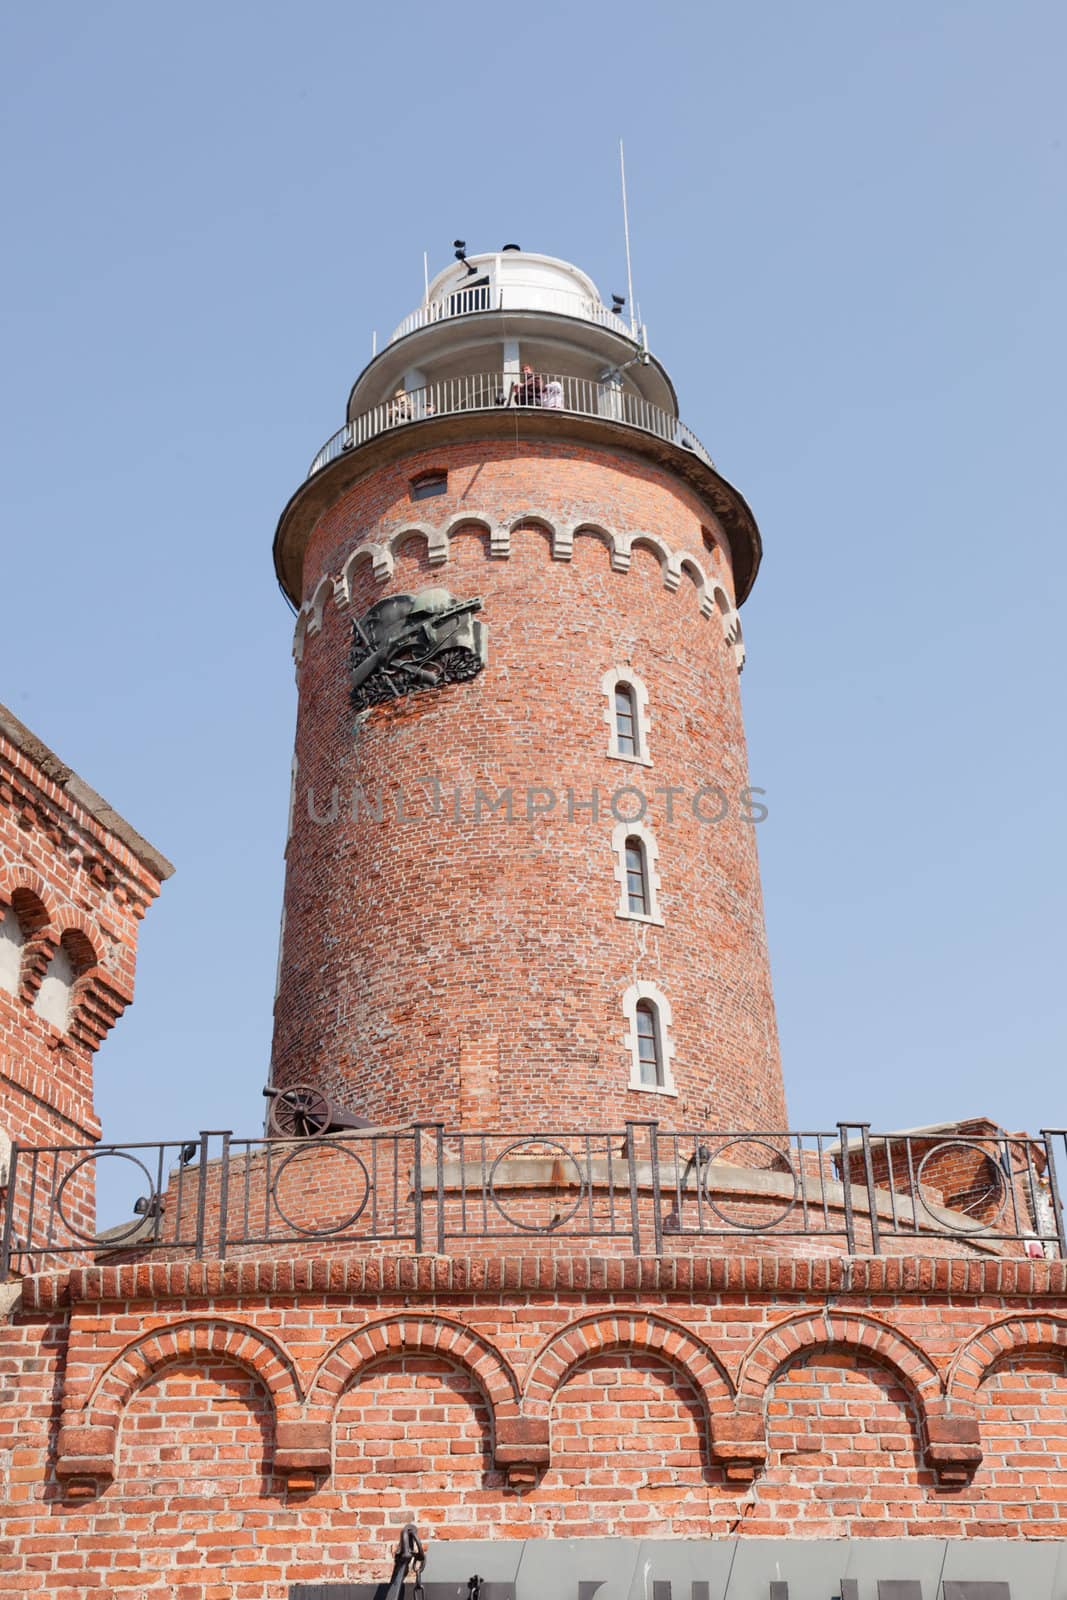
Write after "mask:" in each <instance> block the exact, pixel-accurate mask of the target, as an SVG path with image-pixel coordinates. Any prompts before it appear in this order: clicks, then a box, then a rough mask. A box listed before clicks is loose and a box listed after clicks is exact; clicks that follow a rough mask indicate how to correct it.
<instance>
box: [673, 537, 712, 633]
mask: <svg viewBox="0 0 1067 1600" xmlns="http://www.w3.org/2000/svg"><path fill="white" fill-rule="evenodd" d="M683 573H684V574H685V576H686V577H687V578H688V579H689V580H690V581H691V583H692V585H693V587H694V589H695V590H696V592H697V603H698V604H699V606H700V611H701V615H702V616H705V617H707V616H710V615H711V606H710V604H709V599H708V576H707V573H706V572H705V571H704V568H703V567H702V566H701V565H700V562H699V561H698V560H697V559H696V557H695V556H691V555H687V554H686V552H685V551H677V550H676V551H675V552H674V554H673V555H672V556H671V558H670V560H669V561H668V563H667V574H666V577H665V579H664V581H665V582H666V584H667V588H668V589H670V590H671V591H672V592H673V591H674V590H676V589H677V588H678V587H679V586H680V584H681V581H682V574H683Z"/></svg>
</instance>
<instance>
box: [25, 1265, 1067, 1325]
mask: <svg viewBox="0 0 1067 1600" xmlns="http://www.w3.org/2000/svg"><path fill="white" fill-rule="evenodd" d="M531 1292H540V1293H551V1294H570V1293H580V1294H591V1295H603V1294H608V1295H610V1294H615V1293H618V1294H624V1295H626V1294H636V1295H657V1296H666V1297H668V1298H669V1297H670V1296H672V1295H677V1296H682V1297H685V1298H691V1297H692V1296H694V1295H698V1296H703V1295H718V1294H747V1295H754V1296H762V1295H783V1294H788V1295H798V1296H810V1295H819V1296H833V1297H835V1298H839V1297H840V1298H843V1299H847V1298H852V1297H855V1298H856V1299H858V1300H861V1301H869V1300H870V1299H871V1298H872V1297H877V1296H887V1297H894V1298H895V1297H897V1296H901V1295H905V1296H908V1297H912V1298H927V1297H928V1298H932V1299H939V1298H944V1297H952V1298H953V1299H957V1300H966V1299H971V1298H982V1297H986V1296H990V1295H995V1296H998V1297H1001V1298H1004V1297H1007V1298H1025V1299H1027V1300H1033V1299H1043V1298H1050V1297H1052V1298H1057V1297H1064V1296H1067V1261H1027V1260H1022V1259H1020V1260H1004V1259H1001V1260H996V1261H967V1260H959V1259H956V1260H952V1259H948V1258H937V1259H935V1258H930V1257H923V1256H871V1257H852V1258H847V1257H838V1258H833V1257H825V1258H816V1259H813V1260H799V1259H796V1258H793V1257H789V1256H776V1255H765V1256H736V1257H729V1258H725V1257H721V1256H720V1257H707V1256H698V1255H672V1256H663V1257H659V1258H657V1257H654V1256H646V1257H641V1258H637V1257H633V1256H596V1255H583V1256H579V1255H570V1254H554V1253H551V1252H544V1253H540V1254H539V1253H536V1252H529V1253H522V1254H518V1253H517V1254H514V1255H506V1256H500V1255H495V1256H491V1255H452V1256H410V1255H406V1256H405V1255H373V1256H358V1255H352V1256H337V1257H316V1256H273V1257H264V1258H261V1259H257V1260H248V1259H243V1258H242V1259H239V1260H233V1261H226V1262H219V1261H152V1262H132V1263H127V1264H124V1265H122V1266H93V1267H75V1268H72V1269H70V1270H68V1271H64V1272H55V1273H40V1274H37V1275H34V1276H31V1277H28V1278H27V1279H26V1280H25V1282H24V1285H23V1306H24V1308H25V1309H26V1310H33V1311H44V1310H53V1309H54V1308H56V1307H58V1306H61V1305H64V1304H69V1303H84V1302H88V1303H93V1302H97V1301H105V1300H126V1299H131V1298H137V1299H145V1298H151V1299H154V1300H187V1299H211V1298H212V1297H214V1296H216V1295H225V1296H227V1297H231V1296H239V1297H249V1298H253V1299H254V1298H267V1297H270V1296H273V1295H285V1296H293V1295H301V1294H307V1295H322V1294H326V1295H337V1294H341V1295H346V1296H351V1297H352V1298H354V1299H361V1298H366V1299H368V1300H376V1299H377V1298H378V1297H380V1296H381V1295H383V1294H402V1295H403V1294H419V1295H433V1296H437V1297H447V1296H450V1295H455V1296H458V1297H467V1296H470V1295H490V1296H499V1297H500V1298H507V1297H509V1296H512V1295H514V1296H518V1297H520V1298H522V1297H525V1296H526V1295H528V1294H530V1293H531Z"/></svg>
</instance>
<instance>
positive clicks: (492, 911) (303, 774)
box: [274, 442, 785, 1128]
mask: <svg viewBox="0 0 1067 1600" xmlns="http://www.w3.org/2000/svg"><path fill="white" fill-rule="evenodd" d="M445 464H447V466H448V468H449V492H448V494H447V495H446V496H441V497H438V498H435V499H432V500H428V501H422V502H417V503H412V502H411V500H410V498H409V493H408V481H409V479H410V478H411V477H412V476H414V474H415V473H416V472H417V471H419V470H420V469H423V468H425V467H427V466H430V465H445ZM534 513H536V514H537V515H538V516H540V517H542V518H548V519H549V520H551V521H552V522H553V524H554V525H555V526H556V527H557V528H558V529H564V528H567V529H569V528H571V527H573V525H574V524H575V523H580V522H582V521H583V520H593V521H595V522H596V523H597V524H598V525H600V526H601V527H603V528H606V529H608V530H609V531H614V532H615V533H619V534H632V533H634V532H636V531H646V532H648V533H650V534H653V535H655V536H657V537H658V538H660V539H661V540H663V541H665V544H666V546H667V547H668V548H669V549H670V550H671V551H673V552H682V553H687V554H688V555H689V556H690V557H692V558H693V559H695V560H699V561H700V562H701V565H702V567H703V568H704V570H705V571H709V572H710V570H711V569H712V567H713V566H715V568H716V570H717V571H718V572H719V575H720V581H722V576H721V575H722V571H723V563H724V562H725V561H726V560H727V559H728V558H727V557H726V556H724V555H720V558H719V560H718V562H717V563H713V562H712V561H711V558H710V557H709V555H708V552H707V551H706V549H705V548H704V544H703V540H702V535H701V525H702V524H703V525H705V526H708V525H709V524H710V525H713V524H714V518H713V517H712V516H711V513H710V511H709V510H708V508H706V507H705V506H703V505H701V503H700V502H699V501H698V500H697V498H696V497H695V496H694V495H693V493H692V492H691V491H690V490H688V489H687V488H684V487H683V486H681V485H680V484H677V483H675V482H674V481H673V480H672V479H671V478H670V477H669V475H668V474H666V473H664V472H662V471H659V470H658V469H655V468H653V467H651V466H649V465H648V464H647V463H645V462H642V461H640V460H639V459H638V458H636V457H630V456H629V455H628V454H627V453H626V452H624V451H610V450H593V449H587V450H579V449H571V450H567V451H560V450H557V449H556V448H555V447H552V448H549V447H547V446H545V447H542V446H537V445H532V444H525V445H506V444H502V443H499V442H497V443H494V444H484V445H479V446H462V447H459V446H456V447H451V448H450V449H449V450H447V451H445V452H444V453H442V452H441V451H440V450H438V451H436V452H435V453H434V455H433V457H432V459H431V457H430V455H428V454H425V453H423V454H421V455H420V454H415V455H412V456H410V457H409V458H408V459H407V460H406V461H404V462H401V463H399V464H397V465H395V466H393V467H391V468H389V469H383V470H382V471H381V472H379V473H377V474H375V475H374V476H373V477H372V478H370V479H368V480H366V481H365V482H364V483H363V484H361V485H359V486H357V487H356V488H354V489H351V490H349V491H348V492H347V493H346V494H345V495H344V496H343V498H342V499H341V500H340V502H339V503H338V504H336V505H335V506H334V507H333V508H332V509H331V510H330V511H328V512H327V513H326V514H324V515H323V517H322V519H321V521H320V523H319V525H318V527H317V529H316V530H315V533H314V534H313V536H312V539H311V543H310V546H309V550H308V554H307V558H306V563H305V591H306V593H307V594H308V595H311V594H313V593H314V592H315V590H316V588H317V586H318V585H319V583H320V582H321V580H322V579H323V578H324V577H330V578H334V577H337V576H338V574H339V573H340V570H341V567H342V564H343V563H344V561H345V558H346V556H347V555H348V554H349V553H350V552H351V551H352V550H353V549H354V548H355V547H356V545H357V544H359V543H366V542H368V541H372V542H373V541H378V542H381V543H383V544H384V543H387V542H388V540H389V539H390V538H393V537H394V536H396V535H397V534H399V533H400V532H402V530H403V529H404V528H405V527H407V526H411V525H412V524H414V523H420V524H433V525H434V526H436V527H438V528H445V527H447V526H448V525H449V524H450V523H454V522H455V521H456V519H457V518H459V519H462V518H464V517H467V518H475V517H478V518H482V519H484V520H485V521H486V522H487V523H488V524H489V525H491V526H492V527H493V528H497V527H498V526H499V525H500V524H511V523H514V522H516V521H517V520H519V519H520V518H521V517H522V516H523V515H527V514H534ZM510 552H511V553H510V555H508V556H507V557H506V558H505V557H501V556H496V555H493V554H492V552H491V549H490V538H489V534H488V533H487V532H486V531H485V530H484V529H483V528H480V527H477V526H475V525H474V523H473V522H471V523H468V524H467V527H466V530H465V531H464V530H459V531H455V532H454V533H453V536H452V538H451V544H450V550H449V555H448V561H447V564H445V565H431V564H430V562H429V560H428V558H427V544H426V536H425V535H424V534H418V535H416V536H415V537H413V538H412V539H410V540H407V541H403V540H401V542H400V544H399V548H398V551H397V553H396V555H395V570H394V571H393V573H392V576H391V577H389V578H388V579H386V580H385V581H382V582H379V580H378V579H377V578H375V576H374V574H373V571H372V568H371V565H370V563H369V561H367V562H362V563H360V564H358V565H357V566H356V568H355V571H354V573H353V574H352V579H351V586H352V598H351V604H350V605H348V604H346V605H345V606H344V607H343V608H340V609H339V608H338V606H337V605H336V604H335V603H334V601H333V600H332V599H327V600H326V601H325V603H324V605H323V608H322V625H321V628H320V629H319V630H318V631H317V632H311V633H309V634H308V636H307V637H306V639H305V641H304V647H303V654H302V660H301V665H300V669H299V685H300V710H299V721H298V731H297V743H296V753H297V760H298V770H297V778H296V801H295V806H294V831H293V837H292V839H291V841H290V844H289V849H288V871H287V885H286V901H285V904H286V922H285V938H284V953H283V960H282V971H281V989H280V994H279V999H278V1003H277V1007H276V1032H275V1048H274V1070H275V1075H276V1080H277V1081H279V1082H293V1081H301V1080H305V1079H312V1080H314V1081H316V1082H317V1083H319V1084H320V1085H321V1086H322V1087H324V1088H325V1089H326V1090H327V1092H329V1093H330V1094H332V1095H334V1096H335V1097H336V1098H337V1099H339V1100H341V1101H342V1102H343V1103H345V1104H347V1105H349V1106H351V1107H352V1108H353V1109H358V1110H360V1111H362V1112H364V1113H366V1114H369V1115H371V1116H373V1117H374V1118H376V1119H382V1120H386V1121H391V1120H407V1119H409V1118H410V1117H413V1116H422V1117H429V1116H443V1117H445V1118H446V1119H448V1120H449V1121H450V1122H453V1123H454V1122H455V1120H456V1115H457V1112H461V1113H462V1112H466V1113H467V1114H469V1115H471V1116H478V1115H481V1116H484V1115H485V1107H486V1106H493V1105H495V1106H497V1107H498V1108H499V1119H500V1121H501V1122H502V1123H504V1124H505V1125H508V1126H512V1127H515V1126H523V1125H525V1124H531V1123H532V1124H533V1125H534V1126H538V1127H552V1126H554V1125H555V1126H564V1125H567V1124H570V1125H571V1126H585V1127H604V1126H611V1125H613V1124H614V1125H619V1126H621V1124H622V1121H623V1120H624V1119H625V1117H626V1116H637V1117H640V1116H649V1115H658V1116H659V1117H661V1118H662V1119H663V1120H664V1121H666V1122H669V1123H671V1124H674V1125H679V1124H680V1125H683V1126H693V1125H696V1124H703V1125H708V1123H709V1121H710V1122H714V1124H715V1125H716V1126H719V1127H722V1128H729V1127H732V1126H736V1127H745V1128H751V1127H765V1128H779V1127H782V1126H784V1121H785V1110H784V1102H783V1094H782V1086H781V1076H780V1069H779V1062H778V1049H777V1040H776V1034H775V1025H774V1012H773V1005H772V1001H771V992H770V977H769V970H768V961H767V952H766V945H765V939H764V932H763V919H762V910H761V901H760V890H759V877H758V867H757V861H756V842H755V832H754V828H753V826H752V824H751V822H746V821H743V820H741V798H740V797H741V791H742V790H743V789H744V787H745V786H746V784H747V782H748V775H747V765H746V754H745V744H744V732H743V727H742V720H741V706H740V699H739V693H738V676H737V668H736V661H735V657H734V652H733V649H732V647H731V645H730V644H729V643H728V642H727V640H726V638H725V637H724V633H723V628H722V625H721V623H720V619H719V615H718V612H717V610H716V611H715V612H714V614H713V615H711V616H705V615H702V614H701V610H700V604H699V596H698V591H697V588H696V586H695V584H694V583H693V581H692V580H691V578H690V576H689V574H688V573H687V572H682V574H681V576H680V579H679V583H678V587H677V590H676V591H675V592H672V591H671V590H670V589H669V588H668V587H666V586H665V584H664V574H663V570H662V568H661V565H660V561H659V559H658V558H657V556H656V555H655V554H654V553H653V552H652V551H651V550H649V549H646V548H642V547H637V548H635V549H634V551H633V554H632V561H631V566H630V570H629V571H626V572H622V571H616V570H613V569H612V566H611V559H610V552H609V549H608V546H607V544H606V543H605V541H604V539H603V538H601V537H596V536H591V535H589V534H582V533H578V534H577V535H576V536H575V538H574V546H573V555H572V557H571V558H570V559H569V560H559V559H553V552H552V548H551V545H550V540H549V537H548V535H547V534H546V532H545V531H544V529H543V528H542V527H539V526H533V525H531V524H527V526H526V527H520V528H517V529H515V530H514V531H513V532H512V533H511V542H510ZM427 585H441V586H445V587H447V588H448V589H449V590H450V591H451V592H452V593H453V594H455V595H456V596H462V597H464V598H468V597H471V596H474V595H479V596H481V597H482V598H483V599H484V602H485V604H484V610H483V612H482V614H481V615H482V619H483V621H484V623H485V624H486V626H487V628H488V638H489V664H488V666H487V668H486V670H485V671H484V672H483V673H482V674H481V675H480V676H479V677H478V678H476V679H475V680H474V681H473V682H471V683H468V684H462V685H455V686H450V687H446V688H444V689H441V690H435V691H433V692H429V693H425V694H422V695H415V696H413V697H411V698H410V699H409V700H405V701H400V702H396V703H395V704H391V705H387V706H379V707H375V708H373V709H372V710H371V712H370V713H369V715H368V717H367V720H366V721H365V723H364V724H363V725H362V726H361V727H360V729H359V731H358V734H354V733H353V717H352V713H351V711H350V709H349V706H348V670H347V661H348V653H349V648H350V643H351V632H352V618H353V616H359V615H361V614H362V613H363V612H364V611H365V610H366V608H367V607H368V606H369V605H370V604H372V603H373V602H374V601H376V600H378V599H380V598H381V597H382V595H384V594H389V593H397V592H404V591H410V590H413V589H418V588H420V587H424V586H427ZM727 587H728V585H727ZM627 664H628V665H630V666H631V667H632V669H633V671H634V672H635V673H636V674H637V675H638V676H639V677H640V679H641V680H642V681H643V682H644V684H645V685H646V687H647V689H648V693H649V697H650V713H651V735H650V753H651V759H652V765H651V766H650V767H646V766H641V765H635V764H632V763H629V762H624V761H620V760H617V759H611V758H610V757H609V756H608V754H607V742H608V727H607V725H606V723H605V711H606V709H607V698H606V696H605V694H604V692H603V690H602V688H601V680H602V678H603V676H604V674H605V673H606V672H607V671H608V670H609V669H611V668H612V667H616V666H623V665H627ZM430 775H433V776H435V777H436V778H437V779H438V780H439V782H440V784H441V785H442V790H443V802H442V805H443V814H442V815H439V816H434V815H432V814H431V800H430V798H429V796H428V794H427V795H426V797H423V794H422V792H421V791H420V789H419V786H418V780H419V779H423V780H425V779H426V778H427V777H428V776H430ZM706 784H721V785H722V788H723V790H724V791H725V794H726V796H727V800H728V803H729V807H730V811H729V815H728V816H727V818H726V819H725V820H724V821H722V822H719V823H717V824H713V823H709V822H703V821H700V820H699V819H698V818H697V816H695V815H694V812H693V808H692V799H693V796H694V795H696V794H697V792H698V791H699V790H700V789H701V786H702V785H706ZM357 785H362V788H363V790H364V791H365V792H366V793H367V794H368V795H370V796H374V795H375V793H376V792H377V790H378V789H379V787H380V788H381V790H382V792H383V794H384V796H385V805H386V813H385V820H383V821H382V822H375V821H373V820H371V819H370V818H368V817H367V816H365V815H362V816H360V818H359V820H353V818H352V815H351V802H352V796H353V794H354V793H355V791H356V786H357ZM456 785H459V786H460V790H461V800H460V808H459V809H460V815H459V819H458V820H457V819H456V817H455V816H454V815H453V814H452V810H451V806H452V800H451V795H452V792H453V790H454V788H455V786H456ZM535 785H544V786H546V787H549V788H551V789H552V790H553V791H554V793H555V794H556V795H557V796H558V803H557V806H556V809H555V811H554V812H553V813H552V814H551V815H548V816H544V817H538V816H535V817H534V818H533V819H532V820H527V818H526V816H525V806H526V789H527V787H528V786H535ZM629 785H633V786H636V787H637V788H639V789H640V790H641V791H642V793H643V794H645V795H646V796H647V798H648V801H649V811H648V815H647V816H646V819H645V820H646V822H647V823H648V824H649V825H650V826H651V827H652V828H653V831H654V833H655V836H656V839H657V843H658V846H659V861H658V872H659V876H660V879H661V885H662V887H661V891H660V897H659V898H660V908H661V911H662V914H663V918H664V926H663V927H662V928H660V927H655V926H650V925H647V924H642V923H636V922H630V921H627V920H623V919H620V918H619V917H617V916H616V907H617V905H618V900H619V890H618V884H617V882H616V879H615V876H614V855H613V851H612V840H611V835H612V829H613V827H614V825H615V821H616V818H615V817H614V816H612V814H611V813H610V810H609V801H610V798H611V795H612V794H613V793H614V791H615V789H616V788H621V787H623V786H629ZM475 786H479V787H481V788H482V789H484V790H485V791H487V792H488V793H489V794H490V795H493V796H495V795H496V794H498V792H499V791H500V790H502V789H504V788H506V787H510V788H511V789H512V791H513V793H514V794H515V796H516V799H515V810H516V815H515V818H514V820H513V821H511V822H508V821H506V820H505V819H504V817H503V816H497V817H493V816H489V815H485V814H483V816H482V818H481V820H480V821H477V822H476V821H475V820H474V816H473V792H474V788H475ZM656 786H661V787H665V786H675V787H677V788H678V789H680V790H681V791H683V798H682V799H679V800H675V801H674V802H672V803H673V805H674V808H675V811H674V820H673V821H669V820H668V819H667V814H666V813H667V798H666V796H665V795H660V796H659V797H657V796H656V795H655V793H654V791H655V788H656ZM335 787H336V790H337V794H338V805H339V811H340V814H339V815H338V817H337V818H336V820H335V821H333V822H331V823H329V824H327V825H318V824H316V823H315V822H313V821H312V820H310V818H309V813H308V795H309V791H313V794H314V804H315V809H316V812H317V813H318V814H319V815H320V816H325V815H327V814H328V808H329V806H330V799H331V794H332V792H333V791H334V789H335ZM594 787H596V788H598V789H599V790H600V794H601V807H602V813H601V816H600V817H599V818H598V820H596V821H594V820H592V818H591V817H590V815H589V813H588V811H581V812H578V813H577V814H576V816H575V819H574V820H573V821H572V820H568V817H567V815H566V801H565V792H566V790H567V789H568V788H570V789H572V790H573V791H574V794H575V797H576V799H577V800H578V801H579V802H582V803H585V804H587V803H588V800H589V796H590V793H591V791H592V789H593V788H594ZM398 791H403V793H404V794H405V796H406V797H407V805H408V809H409V811H410V813H411V818H410V820H404V821H399V820H398V819H397V817H396V814H395V809H394V798H395V795H396V794H397V792H398ZM463 797H466V798H465V799H464V798H463ZM536 803H539V802H538V801H537V800H535V804H536ZM628 804H632V805H633V807H634V808H635V809H637V808H638V806H639V801H638V800H636V799H631V800H630V801H629V802H627V800H626V799H620V801H619V802H618V803H617V810H618V811H619V812H620V813H622V812H624V811H625V810H626V809H627V807H628ZM698 808H699V809H701V810H702V811H703V813H704V815H705V816H707V815H714V813H715V811H716V810H717V809H718V802H717V801H716V800H713V799H710V798H708V797H707V795H705V797H704V799H703V800H702V801H698ZM635 978H643V979H646V980H648V981H651V982H653V983H655V984H656V985H658V986H659V988H660V989H661V990H662V991H663V993H664V994H665V995H666V997H667V999H668V1001H669V1002H670V1005H671V1007H672V1009H673V1026H672V1029H671V1037H672V1041H673V1044H674V1047H675V1055H674V1060H673V1072H674V1077H675V1080H676V1082H677V1085H678V1090H679V1098H678V1099H671V1098H668V1097H666V1096H661V1095H649V1094H642V1093H640V1092H633V1091H630V1090H629V1088H628V1079H629V1056H628V1053H627V1052H626V1051H625V1050H624V1046H623V1036H624V1034H625V1033H626V1032H627V1025H626V1021H625V1019H624V1015H623V1010H622V999H623V994H624V992H625V990H626V989H627V988H628V986H629V985H630V984H631V983H633V982H634V980H635ZM461 1051H465V1052H466V1056H465V1060H466V1061H467V1063H468V1065H467V1067H466V1068H465V1069H464V1070H463V1071H461V1066H460V1061H461Z"/></svg>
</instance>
